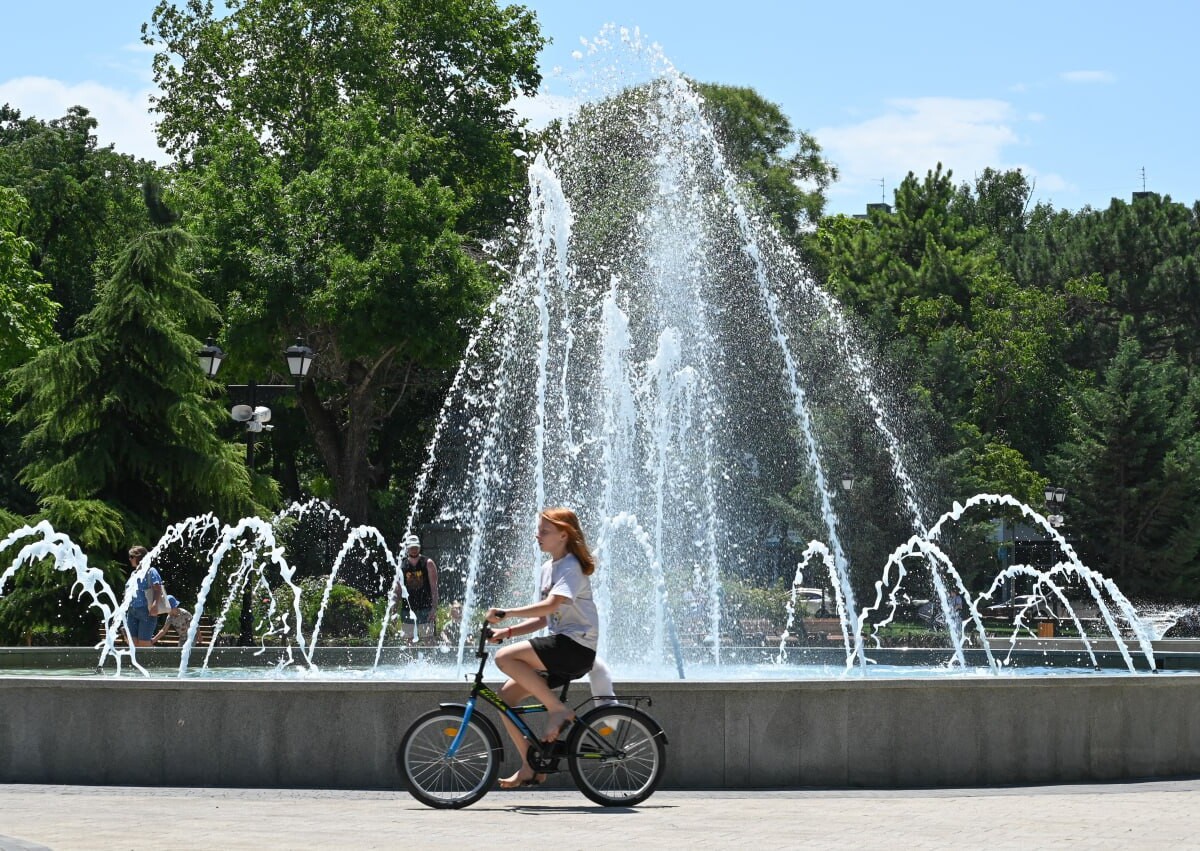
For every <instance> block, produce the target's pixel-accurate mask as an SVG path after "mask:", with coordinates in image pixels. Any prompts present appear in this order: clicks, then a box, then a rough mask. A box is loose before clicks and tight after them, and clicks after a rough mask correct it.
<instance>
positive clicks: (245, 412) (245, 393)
mask: <svg viewBox="0 0 1200 851" xmlns="http://www.w3.org/2000/svg"><path fill="white" fill-rule="evenodd" d="M196 356H197V357H198V358H199V359H200V368H201V369H202V370H203V371H204V374H205V375H207V376H208V377H209V378H216V376H217V371H218V370H219V369H220V368H221V363H222V361H224V360H225V352H223V351H221V348H220V346H217V345H216V344H215V343H213V341H212V338H211V337H209V339H208V342H207V343H205V344H204V346H202V347H201V349H200V351H199V352H197V353H196ZM283 357H284V360H285V361H286V362H287V368H288V372H289V373H290V374H291V376H292V379H293V381H292V383H291V384H259V383H257V382H255V381H251V382H249V383H247V384H227V385H225V390H226V392H227V393H228V394H229V397H230V399H231V400H232V401H233V402H234V405H233V407H232V408H230V409H229V415H230V416H231V417H232V418H233V419H234V421H235V422H239V423H245V424H246V468H247V469H248V470H250V471H253V470H254V443H255V440H256V439H257V437H258V435H259V433H260V432H262V431H264V430H268V431H269V430H270V429H271V428H272V426H271V425H269V423H270V422H271V409H270V408H268V407H266V406H265V405H264V404H262V403H264V402H269V401H271V400H272V399H275V398H277V397H279V396H281V395H282V394H284V393H288V392H292V391H295V392H296V393H299V392H300V382H301V381H303V380H304V378H305V376H307V375H308V368H309V367H310V366H312V362H313V358H314V357H316V355H314V354H313V350H312V349H310V348H309V347H308V346H306V345H304V342H303V340H301V339H300V338H299V337H297V338H296V342H295V344H294V345H291V346H288V348H287V350H286V351H284V353H283ZM253 602H254V601H253V599H252V596H251V588H250V582H249V579H247V582H246V586H245V588H244V590H243V592H242V619H241V623H240V624H239V627H240V633H241V634H240V637H239V639H238V643H240V644H241V645H242V646H249V645H250V644H253V643H254V621H253V617H252V613H251V607H252V605H253Z"/></svg>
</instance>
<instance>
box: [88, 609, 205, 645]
mask: <svg viewBox="0 0 1200 851" xmlns="http://www.w3.org/2000/svg"><path fill="white" fill-rule="evenodd" d="M213 633H214V624H213V621H212V618H210V617H208V616H205V617H202V618H200V626H199V627H197V629H196V641H195V643H194V644H193V645H192V646H193V647H208V646H209V645H210V644H212V643H213V641H214V639H215V636H214V634H213ZM185 637H186V636H183V635H178V634H176V632H175V630H173V629H171V630H167V634H166V635H164V636H163V637H162V638H160V639H159V640H158V641H157V642H155V644H154V646H155V647H182V646H183V639H184V638H185ZM96 640H97V645H96V646H97V647H99V646H100V645H101V644H103V643H104V627H100V628H99V629H98V630H97V631H96ZM113 646H114V647H125V646H126V641H125V630H124V629H118V630H117V639H116V641H114V642H113Z"/></svg>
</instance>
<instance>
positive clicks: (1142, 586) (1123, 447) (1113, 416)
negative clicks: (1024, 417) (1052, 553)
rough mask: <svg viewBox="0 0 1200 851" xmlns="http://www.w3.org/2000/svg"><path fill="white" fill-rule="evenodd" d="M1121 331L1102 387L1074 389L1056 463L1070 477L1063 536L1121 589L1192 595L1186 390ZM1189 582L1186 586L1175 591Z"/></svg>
mask: <svg viewBox="0 0 1200 851" xmlns="http://www.w3.org/2000/svg"><path fill="white" fill-rule="evenodd" d="M1129 324H1130V323H1127V326H1128V325H1129ZM1123 331H1124V332H1125V335H1126V336H1124V338H1123V340H1122V342H1121V344H1120V346H1119V348H1118V350H1117V354H1116V356H1115V357H1114V358H1113V360H1112V362H1111V364H1110V365H1109V368H1108V370H1107V373H1106V375H1105V379H1104V384H1103V385H1102V386H1101V387H1098V388H1095V389H1089V390H1085V391H1083V392H1082V393H1081V394H1079V396H1078V398H1077V407H1076V411H1075V416H1074V423H1073V439H1072V441H1071V442H1069V443H1068V444H1066V445H1065V446H1064V447H1063V448H1062V455H1061V457H1060V459H1059V461H1060V463H1059V467H1060V471H1061V473H1062V474H1063V475H1062V478H1063V479H1064V480H1066V481H1073V482H1076V483H1078V487H1077V500H1076V499H1073V502H1075V504H1076V506H1077V507H1076V509H1075V510H1074V511H1073V512H1071V513H1072V514H1073V515H1074V518H1073V519H1072V526H1073V527H1074V528H1073V529H1072V531H1073V532H1074V535H1073V536H1072V537H1077V538H1078V539H1079V542H1080V549H1081V551H1082V554H1083V555H1084V557H1085V560H1086V561H1088V563H1089V564H1091V565H1092V566H1094V567H1098V568H1099V569H1101V570H1102V571H1103V572H1105V573H1106V574H1107V575H1109V576H1110V577H1111V578H1112V579H1115V580H1116V581H1117V583H1118V584H1119V585H1120V586H1121V588H1122V589H1123V590H1124V591H1126V592H1127V593H1137V594H1148V595H1151V596H1167V595H1169V594H1171V593H1173V592H1180V591H1187V590H1190V593H1191V594H1194V593H1195V587H1194V581H1195V578H1196V576H1197V570H1196V568H1197V557H1198V556H1200V501H1198V499H1197V498H1198V497H1200V445H1198V443H1197V438H1196V405H1195V402H1194V399H1195V392H1194V390H1193V391H1190V392H1189V388H1188V382H1187V378H1186V375H1185V374H1184V372H1183V370H1181V369H1180V368H1179V367H1178V365H1177V364H1176V363H1175V362H1174V361H1173V360H1172V359H1168V360H1166V361H1163V362H1161V363H1154V362H1152V361H1149V360H1146V359H1145V358H1144V357H1143V354H1142V348H1141V345H1140V344H1139V343H1138V341H1137V340H1136V339H1135V338H1134V337H1133V335H1132V329H1131V328H1129V327H1126V328H1125V329H1123ZM1188 577H1191V578H1190V579H1189V578H1188ZM1189 583H1193V587H1191V588H1190V589H1186V588H1184V587H1183V586H1185V585H1187V584H1189Z"/></svg>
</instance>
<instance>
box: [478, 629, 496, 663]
mask: <svg viewBox="0 0 1200 851" xmlns="http://www.w3.org/2000/svg"><path fill="white" fill-rule="evenodd" d="M493 635H495V633H493V632H492V628H491V627H490V626H488V624H487V622H486V621H485V622H484V623H483V624H482V625H481V626H480V627H479V647H477V648H476V650H475V658H476V659H482V658H484V657H485V656H487V653H486V652H485V651H484V648H485V647H487V643H488V639H489V638H491V637H492V636H493Z"/></svg>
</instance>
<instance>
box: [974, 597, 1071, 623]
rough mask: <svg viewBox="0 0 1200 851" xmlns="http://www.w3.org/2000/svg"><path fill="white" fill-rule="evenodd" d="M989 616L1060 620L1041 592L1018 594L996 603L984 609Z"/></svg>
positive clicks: (1027, 620) (1024, 619) (1024, 620)
mask: <svg viewBox="0 0 1200 851" xmlns="http://www.w3.org/2000/svg"><path fill="white" fill-rule="evenodd" d="M984 612H985V613H986V614H987V616H988V617H993V618H1013V619H1015V618H1016V617H1017V615H1020V616H1021V620H1022V622H1024V623H1028V622H1029V621H1033V620H1058V615H1056V614H1055V613H1054V607H1053V606H1052V605H1051V604H1050V601H1049V600H1047V599H1046V598H1045V597H1043V596H1042V595H1041V594H1018V595H1017V596H1016V597H1013V598H1012V599H1010V600H1006V601H1004V602H1003V603H996V604H995V605H993V606H988V607H987V608H986V609H984Z"/></svg>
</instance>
